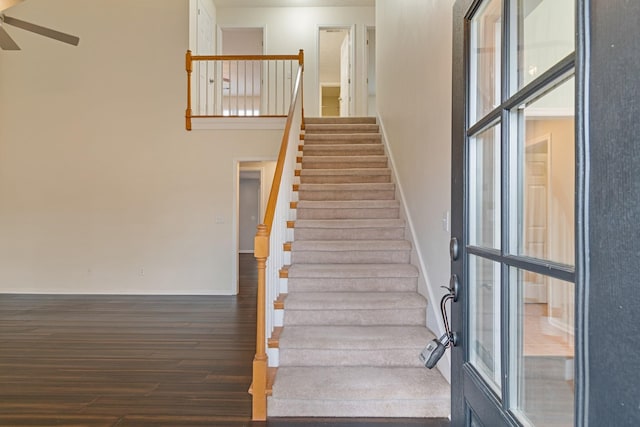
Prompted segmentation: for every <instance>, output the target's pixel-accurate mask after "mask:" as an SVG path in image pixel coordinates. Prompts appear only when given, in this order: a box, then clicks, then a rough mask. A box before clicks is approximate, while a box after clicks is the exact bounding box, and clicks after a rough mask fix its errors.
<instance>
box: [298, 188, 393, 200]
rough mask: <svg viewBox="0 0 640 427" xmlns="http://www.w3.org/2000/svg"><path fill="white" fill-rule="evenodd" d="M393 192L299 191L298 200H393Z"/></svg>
mask: <svg viewBox="0 0 640 427" xmlns="http://www.w3.org/2000/svg"><path fill="white" fill-rule="evenodd" d="M394 199H395V191H394V190H353V191H350V190H346V191H339V190H338V191H322V190H320V191H308V190H300V191H299V192H298V200H394Z"/></svg>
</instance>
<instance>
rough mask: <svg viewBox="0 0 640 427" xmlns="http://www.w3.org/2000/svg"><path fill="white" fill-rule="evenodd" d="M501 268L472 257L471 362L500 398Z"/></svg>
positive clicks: (470, 258)
mask: <svg viewBox="0 0 640 427" xmlns="http://www.w3.org/2000/svg"><path fill="white" fill-rule="evenodd" d="M500 330H501V328H500V264H498V263H496V262H493V261H489V260H487V259H484V258H480V257H477V256H473V255H471V256H470V257H469V361H470V362H471V364H472V365H473V366H474V367H475V368H476V369H477V370H478V372H480V374H481V375H482V376H483V377H484V379H485V380H486V381H487V383H488V384H489V385H490V386H491V387H492V388H493V389H494V390H495V391H496V393H497V394H498V396H500V389H501V381H500V375H501V372H500V366H501V365H500V360H501V359H500V354H501V353H500Z"/></svg>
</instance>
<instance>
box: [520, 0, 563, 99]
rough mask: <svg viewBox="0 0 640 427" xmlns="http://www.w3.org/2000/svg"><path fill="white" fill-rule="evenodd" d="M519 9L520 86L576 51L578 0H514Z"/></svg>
mask: <svg viewBox="0 0 640 427" xmlns="http://www.w3.org/2000/svg"><path fill="white" fill-rule="evenodd" d="M513 1H514V3H517V5H518V7H517V11H518V21H517V25H518V28H517V30H518V43H517V46H518V56H517V58H518V67H517V68H518V89H520V88H522V87H523V86H525V85H526V84H527V83H529V82H531V81H532V80H534V79H535V78H536V77H538V76H540V75H541V74H542V73H544V72H545V71H547V70H548V69H549V68H551V67H552V66H553V65H555V64H556V63H557V62H558V61H560V60H561V59H562V58H564V57H565V56H567V55H569V54H570V53H571V52H573V51H574V50H575V30H574V28H575V8H576V5H575V0H513Z"/></svg>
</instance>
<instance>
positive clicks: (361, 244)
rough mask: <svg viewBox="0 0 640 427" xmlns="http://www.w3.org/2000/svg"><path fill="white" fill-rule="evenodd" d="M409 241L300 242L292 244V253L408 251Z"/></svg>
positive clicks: (409, 248)
mask: <svg viewBox="0 0 640 427" xmlns="http://www.w3.org/2000/svg"><path fill="white" fill-rule="evenodd" d="M408 250H411V243H409V241H407V240H355V241H354V240H299V241H293V242H292V243H291V251H292V252H296V251H316V252H322V251H331V252H342V251H408Z"/></svg>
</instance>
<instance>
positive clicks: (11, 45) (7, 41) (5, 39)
mask: <svg viewBox="0 0 640 427" xmlns="http://www.w3.org/2000/svg"><path fill="white" fill-rule="evenodd" d="M0 48H2V50H20V47H19V46H18V45H17V44H16V42H14V41H13V39H12V38H11V36H9V33H7V32H6V31H5V30H4V28H2V27H0Z"/></svg>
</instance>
